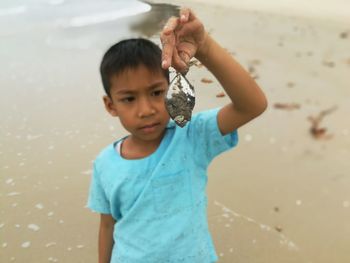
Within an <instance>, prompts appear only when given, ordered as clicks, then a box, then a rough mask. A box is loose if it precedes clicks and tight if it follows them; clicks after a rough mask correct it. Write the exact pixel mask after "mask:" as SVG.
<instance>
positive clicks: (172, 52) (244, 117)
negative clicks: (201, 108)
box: [161, 8, 267, 135]
mask: <svg viewBox="0 0 350 263" xmlns="http://www.w3.org/2000/svg"><path fill="white" fill-rule="evenodd" d="M161 42H162V45H163V63H162V66H163V68H167V67H169V66H170V65H171V66H173V67H174V68H175V69H177V70H179V71H184V70H186V67H187V65H188V62H189V60H190V59H191V58H192V57H196V58H197V59H198V60H200V61H201V62H202V63H203V64H204V65H205V66H206V67H207V68H208V70H210V71H211V72H212V73H213V75H214V76H215V77H216V78H217V80H218V81H219V82H220V84H221V85H222V87H223V88H224V89H225V91H226V93H227V94H228V96H229V97H230V99H231V103H229V104H228V105H226V106H225V107H223V108H222V109H221V110H220V112H219V114H218V126H219V128H220V131H221V133H222V134H223V135H225V134H227V133H229V132H232V131H234V130H235V129H237V128H238V127H240V126H242V125H243V124H245V123H247V122H249V121H250V120H252V119H254V118H255V117H257V116H258V115H260V114H261V113H262V112H263V111H264V110H265V109H266V107H267V100H266V98H265V95H264V93H263V92H262V90H261V89H260V88H259V86H258V85H257V84H256V82H255V81H254V80H253V79H252V78H251V77H250V75H249V73H248V72H246V71H245V70H244V69H243V68H242V67H241V66H240V65H239V63H237V62H236V61H235V60H234V59H233V57H232V56H231V55H230V54H229V53H228V52H227V51H226V50H225V49H224V48H222V47H221V46H220V45H219V44H218V43H217V42H216V41H215V40H214V39H213V38H211V37H210V36H209V35H208V33H207V32H206V31H205V30H204V27H203V24H202V23H201V22H200V20H199V19H198V18H197V17H196V16H195V15H194V14H193V12H192V11H191V10H190V9H186V8H185V9H181V11H180V18H174V17H172V18H170V19H169V20H168V23H167V24H166V26H165V27H164V30H163V32H162V34H161Z"/></svg>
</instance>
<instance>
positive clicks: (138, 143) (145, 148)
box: [120, 131, 165, 159]
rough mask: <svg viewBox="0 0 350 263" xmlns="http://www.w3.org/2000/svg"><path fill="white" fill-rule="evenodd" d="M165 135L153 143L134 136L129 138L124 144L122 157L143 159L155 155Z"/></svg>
mask: <svg viewBox="0 0 350 263" xmlns="http://www.w3.org/2000/svg"><path fill="white" fill-rule="evenodd" d="M164 134H165V131H164V133H163V134H162V135H161V136H159V138H157V139H155V140H151V141H145V140H141V139H139V138H137V137H135V136H133V135H130V136H128V137H127V138H126V139H125V140H124V141H123V144H122V147H121V152H120V155H121V156H122V157H123V158H125V159H141V158H145V157H147V156H149V155H151V154H152V153H154V152H155V151H156V150H157V149H158V147H159V145H160V143H161V141H162V139H163V137H164Z"/></svg>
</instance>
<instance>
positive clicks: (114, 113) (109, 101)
mask: <svg viewBox="0 0 350 263" xmlns="http://www.w3.org/2000/svg"><path fill="white" fill-rule="evenodd" d="M103 102H104V104H105V108H106V110H107V111H108V112H109V114H111V115H112V116H113V117H117V116H118V111H117V109H116V107H115V105H114V103H113V101H112V99H111V98H110V97H109V96H107V95H105V96H103Z"/></svg>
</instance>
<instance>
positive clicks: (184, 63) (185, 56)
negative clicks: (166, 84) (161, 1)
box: [160, 8, 207, 72]
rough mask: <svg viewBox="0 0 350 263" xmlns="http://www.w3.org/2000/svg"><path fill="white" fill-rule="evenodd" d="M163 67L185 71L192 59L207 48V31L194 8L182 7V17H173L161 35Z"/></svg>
mask: <svg viewBox="0 0 350 263" xmlns="http://www.w3.org/2000/svg"><path fill="white" fill-rule="evenodd" d="M160 39H161V42H162V46H163V51H162V67H163V68H164V69H167V68H169V67H170V66H172V67H173V68H175V69H176V70H177V71H180V72H185V71H186V70H187V69H188V66H189V62H190V59H191V58H192V57H194V56H195V55H196V54H198V53H199V52H202V51H203V50H204V49H206V47H205V46H206V45H205V43H206V40H207V32H206V31H205V30H204V26H203V24H202V22H201V21H200V20H199V19H198V18H197V17H196V16H195V15H194V13H193V12H192V10H190V9H188V8H182V9H181V10H180V17H171V18H169V20H168V22H167V23H166V25H165V26H164V29H163V31H162V33H161V35H160Z"/></svg>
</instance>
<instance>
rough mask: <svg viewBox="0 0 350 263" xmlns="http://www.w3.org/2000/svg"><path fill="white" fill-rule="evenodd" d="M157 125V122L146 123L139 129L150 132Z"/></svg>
mask: <svg viewBox="0 0 350 263" xmlns="http://www.w3.org/2000/svg"><path fill="white" fill-rule="evenodd" d="M158 125H160V123H159V122H157V123H152V124H148V125H145V126H142V127H141V128H140V130H142V131H143V132H145V133H151V132H154V131H155V130H156V129H157V127H158Z"/></svg>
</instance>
